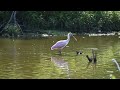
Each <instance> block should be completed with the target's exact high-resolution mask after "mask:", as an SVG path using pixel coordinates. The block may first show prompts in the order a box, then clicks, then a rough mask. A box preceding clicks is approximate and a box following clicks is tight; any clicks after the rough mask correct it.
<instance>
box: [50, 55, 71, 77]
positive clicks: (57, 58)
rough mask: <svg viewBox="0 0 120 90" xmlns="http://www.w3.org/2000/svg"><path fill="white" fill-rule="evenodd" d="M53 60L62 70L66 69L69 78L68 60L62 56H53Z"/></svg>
mask: <svg viewBox="0 0 120 90" xmlns="http://www.w3.org/2000/svg"><path fill="white" fill-rule="evenodd" d="M51 61H52V62H53V63H54V64H55V66H57V67H59V68H60V69H62V70H65V72H66V73H67V78H68V79H70V77H69V67H68V62H65V61H64V59H63V58H62V57H61V56H54V57H51Z"/></svg>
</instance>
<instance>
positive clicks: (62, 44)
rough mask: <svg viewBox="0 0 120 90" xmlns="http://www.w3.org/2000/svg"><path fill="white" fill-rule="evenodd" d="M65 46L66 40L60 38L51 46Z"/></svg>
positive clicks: (53, 47)
mask: <svg viewBox="0 0 120 90" xmlns="http://www.w3.org/2000/svg"><path fill="white" fill-rule="evenodd" d="M65 46H66V40H60V41H58V42H56V43H55V44H54V45H53V46H52V47H51V48H52V49H55V48H64V47H65Z"/></svg>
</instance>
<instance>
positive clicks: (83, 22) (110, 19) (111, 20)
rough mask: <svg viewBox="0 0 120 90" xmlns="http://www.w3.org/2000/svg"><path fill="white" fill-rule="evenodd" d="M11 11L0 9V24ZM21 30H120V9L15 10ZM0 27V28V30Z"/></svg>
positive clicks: (94, 31)
mask: <svg viewBox="0 0 120 90" xmlns="http://www.w3.org/2000/svg"><path fill="white" fill-rule="evenodd" d="M11 13H12V11H0V25H2V24H3V23H5V22H7V21H8V20H9V19H10V15H11ZM16 19H17V22H18V23H19V25H20V26H21V28H22V30H23V32H25V31H26V30H29V32H36V30H37V31H45V30H58V31H71V32H76V33H98V32H99V31H102V32H104V33H105V32H112V31H120V11H17V14H16ZM1 29H2V28H0V30H1Z"/></svg>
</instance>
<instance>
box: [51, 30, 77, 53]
mask: <svg viewBox="0 0 120 90" xmlns="http://www.w3.org/2000/svg"><path fill="white" fill-rule="evenodd" d="M71 36H73V34H72V33H71V32H70V33H68V35H67V39H66V40H60V41H57V42H56V43H55V44H54V45H53V46H52V47H51V50H54V49H57V50H58V51H59V53H60V54H61V50H62V49H63V48H64V47H65V46H66V45H67V44H68V43H69V41H70V37H71ZM73 38H74V39H75V40H76V41H77V39H76V38H75V37H74V36H73Z"/></svg>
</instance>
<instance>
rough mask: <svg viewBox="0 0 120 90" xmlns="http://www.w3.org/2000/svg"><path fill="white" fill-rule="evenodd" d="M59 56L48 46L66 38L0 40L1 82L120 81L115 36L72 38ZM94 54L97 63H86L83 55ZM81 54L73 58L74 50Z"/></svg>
mask: <svg viewBox="0 0 120 90" xmlns="http://www.w3.org/2000/svg"><path fill="white" fill-rule="evenodd" d="M75 37H76V38H77V39H78V41H77V42H76V41H75V40H74V39H73V38H71V40H70V42H69V44H68V45H67V47H65V48H64V49H63V51H62V55H58V52H57V51H51V50H50V47H51V46H52V45H53V44H54V43H55V42H56V41H58V40H61V39H66V36H65V37H62V36H61V37H48V38H40V39H31V40H20V39H15V40H14V41H13V40H12V39H0V79H110V74H113V75H114V76H115V77H116V78H120V72H119V71H118V69H117V67H116V65H115V63H113V62H112V59H113V58H115V59H116V60H117V61H118V63H119V64H120V38H118V36H99V37H89V36H75ZM91 49H94V50H95V52H96V53H97V63H95V64H94V63H93V62H92V63H89V62H88V60H87V58H86V55H89V56H92V53H91ZM79 50H81V51H83V53H82V54H80V55H76V51H79Z"/></svg>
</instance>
